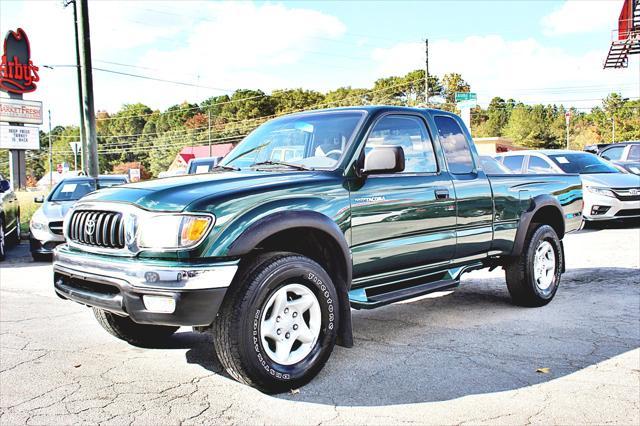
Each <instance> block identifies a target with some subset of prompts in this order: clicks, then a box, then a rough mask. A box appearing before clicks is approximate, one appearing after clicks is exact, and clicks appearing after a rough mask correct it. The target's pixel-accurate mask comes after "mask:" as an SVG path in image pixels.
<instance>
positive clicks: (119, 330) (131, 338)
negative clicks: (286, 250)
mask: <svg viewBox="0 0 640 426" xmlns="http://www.w3.org/2000/svg"><path fill="white" fill-rule="evenodd" d="M93 314H94V315H95V317H96V319H97V320H98V323H99V324H100V325H101V326H102V328H104V329H105V330H106V331H107V332H109V334H111V335H113V336H115V337H117V338H118V339H121V340H124V341H125V342H128V343H130V344H132V345H134V346H142V347H145V348H152V347H162V346H164V345H165V344H166V342H167V340H168V339H169V337H171V335H172V334H173V333H175V332H176V331H177V330H178V328H179V327H170V326H166V325H149V324H138V323H137V322H133V321H132V320H131V318H129V317H121V316H119V315H116V314H113V313H111V312H107V311H105V310H102V309H98V308H93Z"/></svg>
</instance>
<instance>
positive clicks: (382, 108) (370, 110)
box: [284, 105, 457, 117]
mask: <svg viewBox="0 0 640 426" xmlns="http://www.w3.org/2000/svg"><path fill="white" fill-rule="evenodd" d="M330 111H345V112H346V111H366V112H368V113H376V112H380V111H384V112H388V111H397V112H419V113H423V114H424V113H425V112H426V113H429V114H438V115H449V116H453V117H457V116H456V115H455V114H454V113H452V112H449V111H444V110H441V109H433V108H418V107H404V106H393V105H362V106H348V107H336V108H323V109H314V110H307V111H301V112H296V113H292V114H287V115H286V116H292V115H305V114H310V113H315V112H330ZM286 116H284V117H286Z"/></svg>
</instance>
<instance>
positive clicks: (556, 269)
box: [505, 225, 564, 306]
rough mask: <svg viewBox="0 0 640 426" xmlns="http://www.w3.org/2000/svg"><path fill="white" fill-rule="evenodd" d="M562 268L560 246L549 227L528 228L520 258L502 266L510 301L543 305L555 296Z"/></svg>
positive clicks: (558, 240) (556, 236)
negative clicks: (504, 271) (529, 229)
mask: <svg viewBox="0 0 640 426" xmlns="http://www.w3.org/2000/svg"><path fill="white" fill-rule="evenodd" d="M563 269H564V258H563V251H562V245H561V243H560V239H559V238H558V235H557V234H556V231H555V230H554V229H553V228H552V227H551V226H549V225H537V226H534V227H532V230H531V231H530V233H529V236H528V238H527V241H526V243H525V245H524V249H523V252H522V254H521V255H520V257H519V258H518V259H517V260H515V261H514V262H512V263H510V264H508V265H507V266H506V267H505V270H506V280H507V287H508V289H509V294H511V299H512V300H513V302H514V303H515V304H517V305H521V306H544V305H546V304H547V303H549V302H550V301H551V300H552V299H553V297H554V296H555V294H556V292H557V290H558V285H559V284H560V276H561V275H562V270H563Z"/></svg>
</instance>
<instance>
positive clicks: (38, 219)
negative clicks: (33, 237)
mask: <svg viewBox="0 0 640 426" xmlns="http://www.w3.org/2000/svg"><path fill="white" fill-rule="evenodd" d="M29 226H30V227H31V228H32V229H35V230H38V231H39V230H43V229H47V218H46V217H44V215H43V214H42V211H41V210H38V211H36V212H35V213H34V214H33V216H32V217H31V222H29Z"/></svg>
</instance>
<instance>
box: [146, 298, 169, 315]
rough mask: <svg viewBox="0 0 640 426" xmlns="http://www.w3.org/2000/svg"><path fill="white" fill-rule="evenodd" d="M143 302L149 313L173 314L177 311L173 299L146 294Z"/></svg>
mask: <svg viewBox="0 0 640 426" xmlns="http://www.w3.org/2000/svg"><path fill="white" fill-rule="evenodd" d="M142 301H143V302H144V307H145V308H146V309H147V311H149V312H154V313H157V314H172V313H173V312H174V311H175V310H176V301H175V300H174V299H173V297H167V296H153V295H149V294H145V295H144V296H142Z"/></svg>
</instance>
